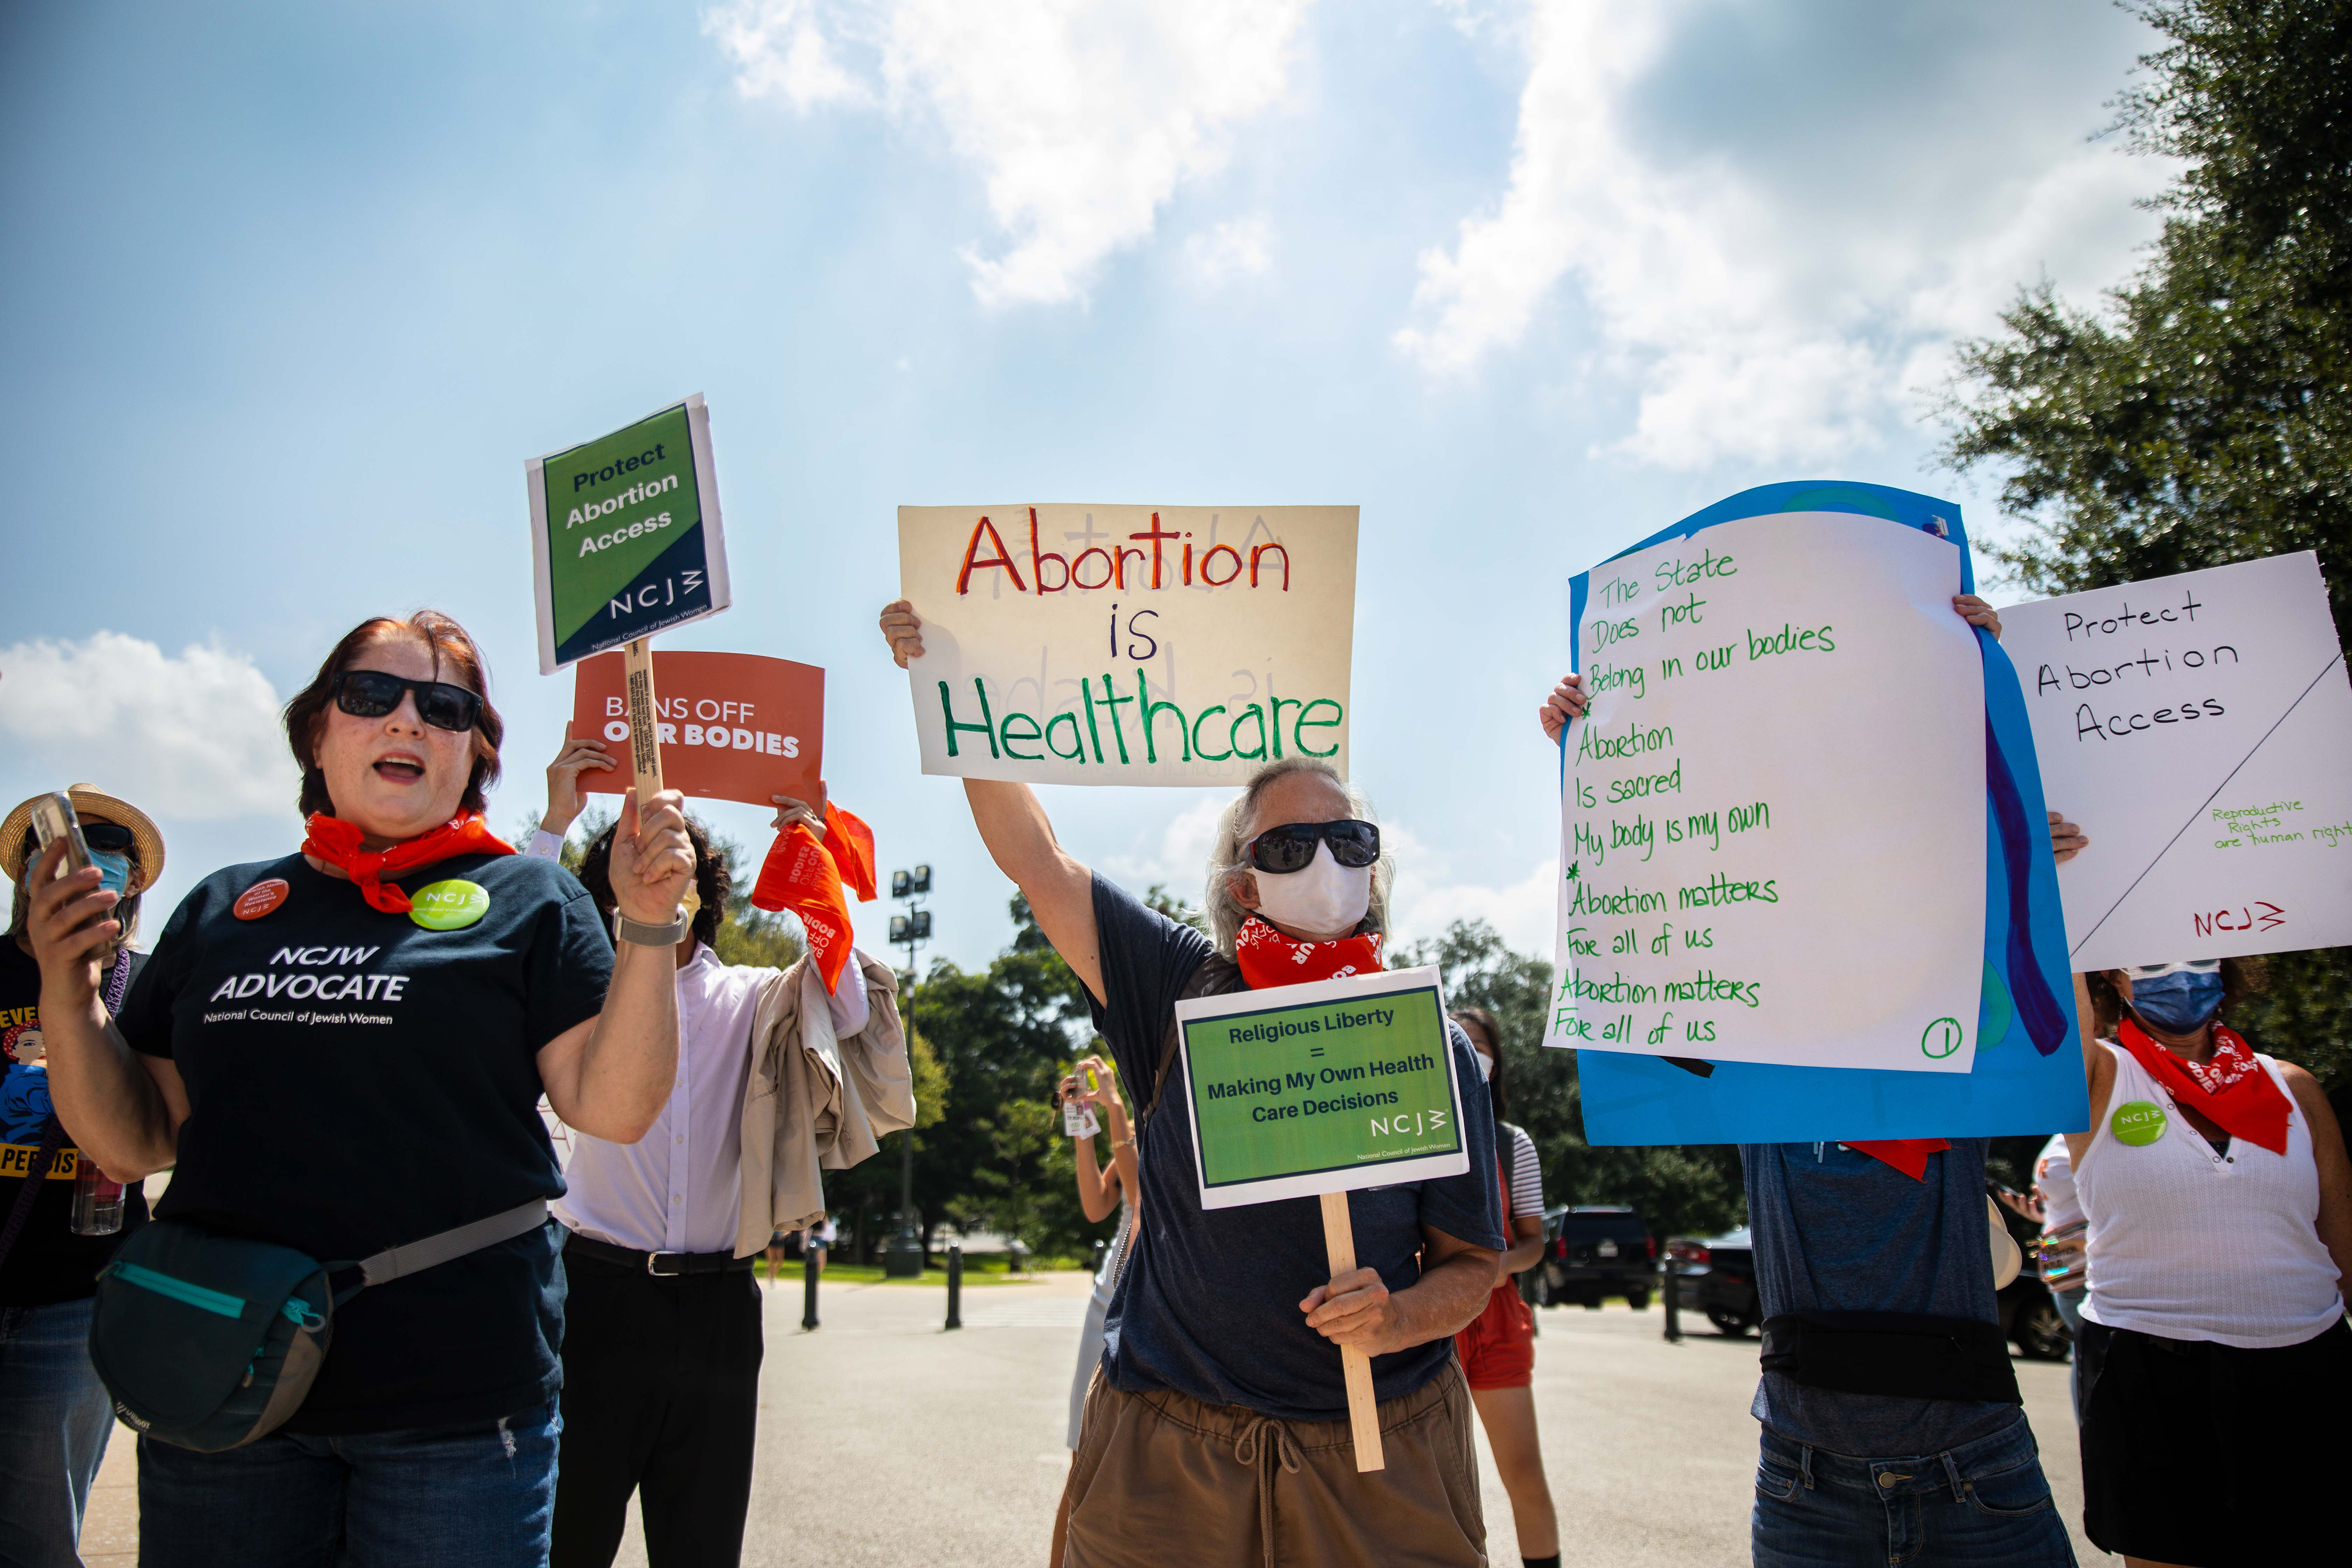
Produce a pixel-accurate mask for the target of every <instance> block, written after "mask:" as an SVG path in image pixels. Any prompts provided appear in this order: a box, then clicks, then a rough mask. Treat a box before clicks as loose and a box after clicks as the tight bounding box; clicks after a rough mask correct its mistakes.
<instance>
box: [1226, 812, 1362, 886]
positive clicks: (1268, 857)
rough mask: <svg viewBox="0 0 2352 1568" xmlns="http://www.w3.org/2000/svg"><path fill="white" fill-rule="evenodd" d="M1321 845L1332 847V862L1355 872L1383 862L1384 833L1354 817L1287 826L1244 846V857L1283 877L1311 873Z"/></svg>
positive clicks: (1259, 867)
mask: <svg viewBox="0 0 2352 1568" xmlns="http://www.w3.org/2000/svg"><path fill="white" fill-rule="evenodd" d="M1318 843H1323V844H1328V845H1329V846H1331V858H1332V859H1334V860H1337V861H1338V862H1339V864H1340V865H1342V866H1345V867H1347V868H1349V870H1351V871H1359V870H1361V869H1362V868H1365V867H1367V866H1369V865H1370V864H1371V863H1372V862H1373V861H1375V860H1377V859H1379V858H1381V830H1380V829H1379V828H1378V827H1377V826H1374V825H1372V824H1371V823H1369V822H1358V821H1356V820H1355V819H1354V818H1353V817H1342V818H1340V819H1339V821H1337V822H1286V823H1284V824H1283V825H1282V826H1279V827H1269V828H1267V829H1266V830H1265V832H1264V833H1261V834H1259V835H1258V836H1257V837H1255V838H1253V839H1251V840H1250V841H1249V842H1248V843H1247V844H1244V845H1243V846H1242V854H1243V855H1244V857H1246V858H1248V860H1249V863H1250V864H1251V865H1253V866H1255V867H1256V868H1258V869H1259V870H1261V871H1267V872H1271V873H1272V874H1274V875H1275V876H1277V877H1283V876H1287V875H1289V874H1290V873H1291V872H1293V871H1304V870H1305V869H1307V863H1308V862H1309V861H1311V860H1313V859H1314V858H1315V846H1316V845H1317V844H1318Z"/></svg>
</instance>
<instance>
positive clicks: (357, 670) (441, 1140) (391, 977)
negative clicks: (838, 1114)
mask: <svg viewBox="0 0 2352 1568" xmlns="http://www.w3.org/2000/svg"><path fill="white" fill-rule="evenodd" d="M484 690H485V681H484V679H483V670H482V665H481V658H480V656H479V654H478V652H477V651H476V649H475V647H474V644H473V641H472V639H471V638H470V637H467V635H466V633H465V631H464V629H463V628H462V627H460V626H457V623H456V622H454V621H452V620H450V619H448V618H447V617H446V616H440V615H437V614H436V613H434V612H431V611H425V612H422V613H420V614H418V615H416V616H413V617H411V618H410V619H409V620H407V621H395V620H390V619H376V620H371V621H368V622H365V623H363V624H362V625H361V626H358V627H357V628H355V629H354V630H353V631H352V633H351V634H350V635H348V636H347V637H344V638H343V639H342V641H341V643H339V644H337V645H336V647H335V649H334V651H333V652H332V653H331V655H330V656H329V657H328V658H327V660H326V662H325V663H324V664H323V665H322V666H320V670H319V674H318V676H317V678H316V679H314V680H312V682H311V683H310V686H309V687H308V688H306V689H304V690H303V691H302V692H301V693H300V695H299V696H297V697H296V698H295V699H294V700H293V701H292V702H291V703H289V705H288V707H287V710H286V729H287V738H288V741H289V743H290V744H291V746H292V748H293V751H294V756H295V760H296V761H297V762H298V763H299V764H300V765H301V769H302V795H301V804H302V809H303V810H304V812H305V813H306V814H308V815H309V817H310V822H309V836H308V837H307V838H306V839H305V840H304V842H303V845H302V848H301V851H300V852H299V853H297V854H292V855H288V856H286V857H284V858H280V859H278V860H274V861H269V862H266V863H263V864H259V865H249V866H237V867H231V868H227V869H226V870H222V871H218V872H215V874H214V875H213V876H211V877H209V878H207V879H205V881H204V882H202V883H201V884H199V885H198V886H197V888H196V889H195V890H194V892H192V893H190V894H189V895H188V897H187V898H186V900H184V901H183V902H182V903H181V905H180V907H179V909H178V910H177V911H176V912H175V913H174V914H173V917H172V920H171V922H170V924H169V925H167V926H166V927H165V928H164V931H163V937H162V940H161V941H159V942H157V944H156V947H155V951H154V954H153V957H152V960H151V962H150V963H148V965H147V967H146V970H145V972H144V973H142V975H141V976H140V978H139V981H138V983H137V984H135V985H133V986H132V988H131V994H130V996H129V998H128V999H127V1001H126V1002H125V1004H124V1005H123V1008H122V1010H121V1016H120V1018H119V1023H120V1025H121V1036H122V1037H123V1039H122V1041H118V1040H114V1039H110V1038H109V1037H108V1036H107V1035H106V1033H105V1032H104V1030H103V1027H102V1020H101V1017H100V1014H99V1011H98V1008H99V1000H98V993H97V990H96V985H97V981H98V974H97V965H96V964H95V963H93V962H92V953H93V952H94V951H95V950H96V949H97V948H99V947H100V945H102V944H103V943H105V942H108V941H109V940H110V938H111V937H112V935H113V932H114V922H113V921H111V920H109V919H107V918H104V917H105V916H106V914H107V911H108V910H109V909H110V907H111V906H112V905H113V903H114V901H115V898H114V895H113V894H111V893H110V892H105V891H101V890H100V889H99V887H98V880H97V873H96V872H94V871H86V872H82V873H79V875H77V876H74V877H68V878H66V879H63V880H60V881H58V882H55V883H52V882H50V881H49V880H48V877H49V876H50V875H51V874H52V873H53V872H54V870H55V868H56V864H57V861H58V855H57V853H56V852H55V851H52V852H51V853H50V854H48V855H47V856H45V857H44V858H43V859H42V860H41V862H40V864H39V867H38V868H37V870H36V873H35V875H34V877H33V879H32V882H33V886H34V887H35V888H37V889H39V891H37V893H36V894H35V895H34V900H33V909H32V916H31V920H30V921H29V931H30V934H31V937H32V942H33V948H34V953H35V956H36V957H37V958H38V959H39V961H40V964H41V978H42V987H41V1016H42V1021H43V1023H44V1025H45V1026H46V1028H47V1036H48V1038H47V1046H48V1053H49V1068H50V1075H51V1082H52V1087H53V1092H54V1094H55V1096H56V1100H57V1104H58V1112H59V1114H60V1115H61V1116H62V1117H64V1118H65V1120H66V1121H68V1122H69V1123H70V1124H71V1125H72V1126H73V1128H74V1129H75V1131H76V1133H77V1135H78V1136H79V1139H80V1142H81V1144H82V1146H83V1148H84V1150H85V1151H87V1152H89V1153H90V1154H92V1155H94V1156H95V1157H96V1158H97V1159H98V1160H99V1161H100V1163H101V1164H103V1165H104V1166H105V1167H106V1169H108V1170H109V1171H110V1172H113V1173H117V1174H119V1175H123V1176H125V1177H135V1176H138V1175H142V1174H145V1173H149V1172H152V1171H157V1170H161V1169H163V1167H165V1166H167V1165H169V1166H175V1169H174V1171H173V1180H172V1185H171V1188H170V1190H169V1191H168V1193H167V1194H165V1196H164V1197H163V1200H162V1201H161V1203H160V1204H159V1205H158V1213H157V1217H158V1218H160V1219H171V1220H180V1221H184V1222H187V1223H190V1224H194V1225H198V1226H205V1227H206V1228H209V1229H212V1230H214V1231H216V1232H218V1233H221V1234H226V1235H236V1236H245V1237H256V1238H258V1239H265V1240H268V1241H273V1242H277V1243H279V1244H282V1245H285V1246H289V1247H297V1248H299V1249H301V1250H302V1251H305V1252H307V1253H309V1254H310V1256H311V1257H313V1258H321V1259H336V1258H361V1257H365V1256H367V1255H369V1254H371V1253H373V1252H375V1251H377V1250H379V1249H381V1248H383V1247H396V1246H401V1245H404V1244H406V1243H409V1242H413V1241H416V1240H419V1239H422V1238H423V1237H427V1236H431V1235H434V1234H436V1233H437V1232H440V1231H444V1230H447V1229H450V1228H453V1227H455V1226H460V1225H465V1224H467V1223H469V1222H472V1221H475V1220H478V1219H482V1218H486V1217H488V1216H490V1215H497V1214H499V1213H501V1212H504V1211H506V1210H509V1209H512V1208H514V1207H516V1206H518V1205H523V1204H527V1203H529V1202H530V1201H531V1200H532V1199H534V1198H552V1197H557V1196H560V1195H561V1194H562V1192H563V1180H562V1174H561V1173H560V1172H559V1170H558V1168H557V1165H556V1161H555V1156H554V1152H553V1151H552V1149H551V1147H550V1145H549V1142H548V1137H547V1131H546V1127H545V1124H544V1122H543V1121H541V1117H540V1115H539V1113H538V1109H537V1107H538V1103H539V1099H540V1096H541V1094H545V1095H546V1097H547V1099H548V1100H549V1101H550V1103H551V1104H552V1106H553V1107H554V1109H555V1110H556V1112H557V1114H559V1115H560V1116H562V1118H563V1120H564V1121H565V1122H567V1123H568V1124H570V1125H572V1126H573V1127H577V1128H580V1129H583V1131H590V1132H593V1133H595V1134H596V1135H597V1136H599V1137H603V1138H607V1139H611V1140H614V1141H615V1142H635V1140H636V1139H638V1138H640V1137H642V1136H643V1135H644V1132H645V1130H646V1127H647V1126H648V1125H649V1124H650V1123H651V1122H652V1121H653V1119H654V1117H655V1116H656V1114H658V1112H659V1111H660V1110H661V1107H662V1104H663V1102H664V1100H666V1099H667V1096H668V1093H669V1089H670V1086H671V1080H672V1079H673V1078H674V1077H675V1076H676V1071H677V1002H676V993H675V986H674V984H673V981H672V968H673V964H672V958H671V946H672V944H673V943H674V942H676V941H677V931H676V930H673V929H672V928H673V927H680V928H682V925H683V922H682V921H681V920H680V917H679V913H678V899H679V896H680V893H681V890H682V889H684V887H685V886H686V883H687V879H688V878H689V877H690V876H691V875H692V874H693V869H694V861H693V858H692V855H691V854H690V852H689V851H688V848H687V840H686V835H685V831H684V826H683V817H682V816H681V815H680V812H679V801H678V797H677V795H676V794H674V793H668V792H666V793H664V794H662V795H657V796H656V797H655V799H654V800H653V801H652V802H650V803H647V805H646V809H645V810H644V811H643V812H642V813H640V812H639V811H638V810H637V809H636V807H635V804H634V803H630V804H627V805H625V806H624V809H623V816H622V826H623V831H622V832H621V834H620V835H619V836H618V841H617V842H616V844H615V846H614V855H613V884H614V892H615V894H616V895H617V897H618V900H619V903H620V907H621V915H622V917H623V918H622V920H621V921H620V932H621V936H622V938H623V941H622V943H621V946H620V949H619V952H618V955H617V957H616V956H615V953H614V948H613V946H612V944H611V942H609V940H608V939H607V937H606V936H605V933H604V925H603V923H602V922H601V921H600V920H599V919H598V917H597V914H596V910H595V907H594V905H593V903H591V902H590V900H589V898H588V895H587V893H586V892H585V890H584V889H582V888H581V886H580V884H579V883H578V882H576V881H574V880H573V879H572V877H571V876H570V875H569V874H568V873H566V872H564V871H563V870H562V869H561V868H559V867H556V866H554V865H552V864H551V863H550V862H547V861H544V860H537V859H532V858H528V857H524V856H519V855H516V854H515V853H514V852H513V851H512V850H511V849H510V848H509V847H507V846H506V845H504V844H502V843H500V842H499V840H498V839H497V838H495V837H492V836H491V835H490V834H489V832H488V829H487V828H486V827H484V826H483V824H482V817H481V811H482V805H483V790H484V787H485V786H486V785H488V784H490V783H491V782H492V781H494V780H495V779H496V778H497V776H498V767H499V758H498V744H499V736H500V734H501V733H502V730H503V726H502V725H501V723H500V721H499V716H498V713H497V711H496V710H494V709H492V708H491V707H490V706H489V704H488V701H487V700H485V699H484V695H483V694H484ZM124 1041H127V1043H128V1047H129V1048H128V1049H126V1048H125V1046H124V1043H123V1042H124ZM557 1236H558V1232H557V1229H556V1226H554V1225H553V1223H552V1222H551V1223H549V1224H547V1225H544V1226H540V1227H538V1228H537V1229H534V1230H530V1231H527V1232H525V1233H524V1234H522V1235H521V1236H519V1237H514V1238H512V1239H510V1240H509V1241H505V1242H500V1243H498V1244H496V1245H493V1246H490V1247H485V1248H483V1249H481V1250H479V1251H477V1252H473V1253H469V1254H467V1255H466V1256H465V1257H462V1258H456V1259H454V1260H452V1261H450V1262H447V1263H444V1264H442V1265H440V1266H438V1267H436V1268H428V1269H425V1270H424V1271H422V1272H419V1273H416V1274H413V1275H409V1276H405V1277H403V1278H400V1279H394V1280H391V1281H390V1282H388V1283H386V1284H384V1285H383V1286H381V1287H379V1288H376V1289H370V1290H366V1291H364V1292H362V1293H361V1294H360V1295H358V1296H356V1297H354V1298H353V1299H352V1300H351V1302H350V1303H349V1305H347V1306H345V1307H343V1308H341V1309H340V1310H338V1311H337V1312H336V1315H335V1326H334V1339H333V1342H332V1345H331V1349H330V1350H329V1352H328V1354H327V1358H326V1362H325V1364H324V1365H323V1366H322V1367H321V1369H320V1373H319V1375H318V1378H317V1380H316V1382H315V1383H314V1384H312V1386H311V1389H310V1395H309V1397H308V1399H307V1400H306V1401H305V1403H304V1405H303V1406H302V1408H301V1409H300V1410H299V1411H298V1412H297V1413H296V1415H294V1417H293V1418H292V1419H291V1420H289V1422H288V1423H287V1424H286V1425H285V1426H282V1427H280V1428H279V1429H278V1430H277V1431H275V1432H272V1433H271V1434H269V1435H268V1436H265V1437H263V1438H261V1439H260V1440H259V1441H257V1442H255V1443H252V1444H250V1445H248V1446H247V1447H240V1448H232V1449H229V1450H227V1451H226V1452H223V1453H215V1454H199V1453H195V1452H193V1451H189V1450H185V1449H181V1448H176V1447H170V1446H168V1445H165V1444H163V1443H159V1442H157V1441H155V1440H154V1439H152V1438H144V1439H142V1441H141V1443H140V1455H139V1459H140V1467H139V1468H140V1477H139V1482H140V1511H141V1519H140V1533H141V1541H140V1561H141V1562H142V1564H144V1565H145V1568H183V1565H190V1568H194V1565H202V1568H211V1565H214V1564H230V1563H234V1564H237V1565H238V1568H263V1565H268V1564H275V1563H288V1564H290V1563H312V1562H326V1561H331V1560H334V1561H341V1560H353V1561H369V1562H383V1563H401V1564H410V1563H420V1564H421V1563H433V1564H477V1563H478V1564H484V1565H492V1564H497V1565H506V1564H520V1563H543V1562H544V1561H545V1559H546V1554H547V1543H548V1523H549V1519H550V1513H551V1504H552V1500H553V1495H554V1477H555V1448H556V1433H557V1431H558V1430H559V1426H558V1423H557V1420H556V1416H555V1405H554V1398H555V1393H556V1388H557V1385H558V1382H559V1380H560V1372H559V1369H558V1364H557V1361H556V1353H555V1352H556V1347H557V1344H558V1342H559V1341H560V1339H561V1337H562V1295H563V1285H562V1271H561V1269H560V1268H559V1266H558V1262H557Z"/></svg>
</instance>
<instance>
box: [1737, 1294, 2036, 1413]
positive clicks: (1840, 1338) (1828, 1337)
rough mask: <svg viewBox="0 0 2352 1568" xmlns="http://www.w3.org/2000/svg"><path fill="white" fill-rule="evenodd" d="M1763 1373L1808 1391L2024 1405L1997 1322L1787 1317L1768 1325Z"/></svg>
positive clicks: (1892, 1315) (1906, 1315) (1904, 1315)
mask: <svg viewBox="0 0 2352 1568" xmlns="http://www.w3.org/2000/svg"><path fill="white" fill-rule="evenodd" d="M1763 1368H1764V1370H1765V1371H1766V1372H1777V1373H1780V1374H1781V1375H1782V1376H1784V1377H1787V1378H1790V1379H1792V1380H1793V1381H1795V1382H1798V1383H1801V1384H1804V1385H1805V1386H1807V1387H1808V1388H1822V1389H1828V1390H1831V1391H1832V1392H1834V1393H1839V1394H1893V1395H1895V1396H1896V1397H1898V1398H1906V1399H1963V1400H1980V1401H1984V1402H1987V1403H1990V1404H1994V1405H2021V1404H2023V1403H2024V1401H2023V1400H2022V1399H2021V1398H2020V1397H2019V1395H2018V1392H2017V1370H2016V1368H2015V1367H2013V1366H2011V1364H2010V1360H2009V1341H2008V1340H2007V1339H2005V1338H2004V1337H2003V1336H2002V1334H2001V1331H2000V1324H1998V1323H1986V1322H1979V1321H1977V1320H1976V1319H1973V1318H1933V1317H1927V1316H1924V1315H1922V1314H1919V1313H1914V1312H1787V1313H1782V1314H1780V1316H1777V1317H1771V1318H1767V1319H1765V1320H1764V1356H1763Z"/></svg>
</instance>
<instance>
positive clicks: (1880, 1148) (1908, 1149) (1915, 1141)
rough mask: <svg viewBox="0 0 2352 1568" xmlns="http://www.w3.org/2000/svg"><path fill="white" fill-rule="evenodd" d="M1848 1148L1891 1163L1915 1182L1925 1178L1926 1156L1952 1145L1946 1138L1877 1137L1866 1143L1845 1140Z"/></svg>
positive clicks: (1884, 1162) (1879, 1161)
mask: <svg viewBox="0 0 2352 1568" xmlns="http://www.w3.org/2000/svg"><path fill="white" fill-rule="evenodd" d="M1845 1146H1846V1147H1847V1148H1849V1149H1858V1150H1860V1151H1861V1152H1863V1153H1865V1154H1867V1155H1869V1156H1870V1157H1871V1158H1872V1159H1874V1160H1876V1161H1877V1162H1878V1163H1881V1164H1883V1165H1892V1166H1894V1167H1895V1169H1896V1170H1898V1171H1900V1172H1902V1173H1904V1174H1905V1175H1906V1176H1908V1177H1910V1178H1911V1179H1912V1180H1913V1181H1915V1182H1924V1181H1926V1180H1927V1156H1928V1155H1930V1154H1940V1153H1942V1152H1944V1151H1946V1150H1947V1149H1949V1148H1950V1147H1951V1146H1952V1141H1951V1140H1950V1139H1948V1138H1877V1139H1873V1140H1872V1141H1871V1142H1867V1143H1857V1142H1853V1140H1852V1139H1850V1138H1849V1139H1847V1140H1846V1145H1845Z"/></svg>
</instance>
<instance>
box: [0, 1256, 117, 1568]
mask: <svg viewBox="0 0 2352 1568" xmlns="http://www.w3.org/2000/svg"><path fill="white" fill-rule="evenodd" d="M113 1426H114V1406H113V1404H112V1402H110V1400H109V1399H108V1398H107V1397H106V1389H105V1387H104V1385H102V1384H100V1382H99V1381H98V1373H97V1372H96V1371H95V1370H93V1369H92V1368H91V1366H90V1364H89V1299H88V1298H87V1297H85V1298H83V1299H82V1300H79V1301H59V1302H57V1303H56V1304H55V1305H53V1306H47V1307H0V1564H5V1568H75V1565H76V1564H78V1563H80V1561H81V1558H80V1557H79V1555H77V1553H76V1551H75V1543H76V1542H78V1541H79V1539H80V1536H81V1519H82V1510H83V1509H84V1508H85V1507H86V1506H87V1505H88V1504H89V1485H90V1481H91V1480H92V1479H94V1478H95V1477H96V1476H97V1475H98V1464H99V1461H100V1459H103V1458H105V1457H106V1436H107V1434H108V1432H110V1430H112V1428H113Z"/></svg>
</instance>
